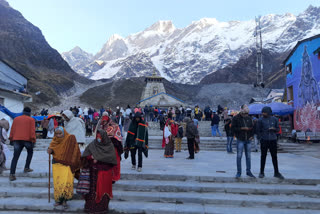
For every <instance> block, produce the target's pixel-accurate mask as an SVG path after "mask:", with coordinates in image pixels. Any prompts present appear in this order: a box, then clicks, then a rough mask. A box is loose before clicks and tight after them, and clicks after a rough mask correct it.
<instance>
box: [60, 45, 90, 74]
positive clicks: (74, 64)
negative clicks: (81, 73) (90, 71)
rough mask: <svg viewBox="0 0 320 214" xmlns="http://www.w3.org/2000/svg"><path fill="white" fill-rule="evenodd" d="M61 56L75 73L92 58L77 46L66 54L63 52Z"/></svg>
mask: <svg viewBox="0 0 320 214" xmlns="http://www.w3.org/2000/svg"><path fill="white" fill-rule="evenodd" d="M61 56H62V58H63V59H64V60H66V61H67V62H68V64H69V65H70V67H71V68H72V69H73V70H75V71H78V70H79V69H80V68H82V67H84V66H86V65H87V64H89V63H90V62H91V60H92V58H93V55H92V54H90V53H87V52H85V51H84V50H82V49H81V48H80V47H79V46H76V47H74V48H73V49H72V50H70V51H68V52H63V53H62V54H61Z"/></svg>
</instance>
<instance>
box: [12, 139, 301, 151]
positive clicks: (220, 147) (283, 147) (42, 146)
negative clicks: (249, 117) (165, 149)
mask: <svg viewBox="0 0 320 214" xmlns="http://www.w3.org/2000/svg"><path fill="white" fill-rule="evenodd" d="M92 140H93V138H87V142H86V143H87V144H89V143H90V142H91V141H92ZM226 141H227V139H226V137H222V138H220V137H201V138H200V150H204V151H226ZM50 142H51V140H50V139H39V140H38V141H37V143H36V145H35V148H34V150H35V151H45V150H46V149H47V148H48V147H49V145H50ZM232 147H233V150H234V151H236V140H234V141H233V145H232ZM258 147H260V146H259V145H258ZM8 148H9V149H10V150H11V151H13V147H12V146H8ZM149 148H150V149H162V137H161V136H150V137H149ZM187 149H188V146H187V139H186V138H183V140H182V150H187ZM304 149H305V148H304V147H303V146H302V145H300V144H296V143H288V142H285V141H280V142H279V144H278V151H279V153H283V152H300V151H303V150H304ZM252 151H254V147H253V146H252Z"/></svg>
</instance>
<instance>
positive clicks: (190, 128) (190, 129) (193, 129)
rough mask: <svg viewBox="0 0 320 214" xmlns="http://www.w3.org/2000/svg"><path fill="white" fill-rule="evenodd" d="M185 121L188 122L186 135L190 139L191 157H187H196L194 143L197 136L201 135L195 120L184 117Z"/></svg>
mask: <svg viewBox="0 0 320 214" xmlns="http://www.w3.org/2000/svg"><path fill="white" fill-rule="evenodd" d="M184 122H185V123H186V124H187V128H186V137H187V141H188V150H189V157H188V158H187V159H189V160H190V159H191V160H192V159H194V143H195V140H196V137H198V136H199V132H198V129H197V126H196V125H194V122H193V121H192V120H191V119H190V118H189V117H186V118H184Z"/></svg>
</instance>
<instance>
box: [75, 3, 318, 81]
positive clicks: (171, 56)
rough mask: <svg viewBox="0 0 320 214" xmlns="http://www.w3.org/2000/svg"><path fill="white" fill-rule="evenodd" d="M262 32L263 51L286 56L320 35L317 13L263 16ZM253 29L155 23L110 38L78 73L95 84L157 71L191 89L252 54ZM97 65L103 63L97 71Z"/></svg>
mask: <svg viewBox="0 0 320 214" xmlns="http://www.w3.org/2000/svg"><path fill="white" fill-rule="evenodd" d="M261 28H262V40H263V48H264V49H265V50H267V51H269V52H270V53H276V54H283V53H286V52H288V51H289V50H290V49H291V48H292V47H294V46H295V45H296V43H297V42H298V41H299V40H302V39H305V38H307V37H310V36H313V35H316V34H320V8H319V7H313V6H310V7H309V8H308V9H306V10H305V11H304V12H302V13H301V14H299V15H297V16H295V15H293V14H291V13H286V14H281V15H277V14H269V15H265V16H262V17H261ZM255 29H256V22H255V19H254V17H252V19H251V20H247V21H228V22H222V21H218V20H217V19H215V18H203V19H200V20H198V21H194V22H192V23H191V24H190V25H189V26H186V27H185V28H181V29H177V28H176V27H175V26H174V25H173V23H172V22H171V21H158V22H156V23H154V24H152V25H151V26H149V27H147V28H146V29H145V30H143V31H140V32H138V33H135V34H132V35H129V36H128V37H126V38H122V37H121V36H119V35H116V34H115V35H113V36H111V37H110V38H109V39H108V41H107V42H106V44H105V45H104V46H103V48H102V49H101V50H100V52H99V53H97V54H96V55H95V57H94V58H93V60H92V62H91V64H89V65H87V66H86V68H83V69H81V70H80V72H85V73H87V76H91V77H94V78H95V79H99V78H129V77H131V76H143V75H144V74H147V73H149V72H150V71H152V69H153V68H154V67H156V68H157V70H158V71H159V73H161V75H162V76H163V77H165V78H167V79H169V80H170V79H171V80H172V81H175V82H179V83H191V84H195V83H198V82H199V81H200V80H201V79H202V78H203V77H204V76H206V75H207V74H210V73H213V72H216V71H217V70H221V69H222V68H224V67H226V66H229V65H232V64H235V63H236V62H238V61H239V59H240V58H241V57H245V56H246V55H247V54H248V51H250V50H252V49H255V45H256V44H255V42H256V41H255V40H256V38H255V37H254V35H255ZM141 53H145V54H141ZM97 60H99V61H101V62H102V63H101V64H99V66H97V63H96V62H97ZM139 62H141V63H139ZM88 72H89V73H88Z"/></svg>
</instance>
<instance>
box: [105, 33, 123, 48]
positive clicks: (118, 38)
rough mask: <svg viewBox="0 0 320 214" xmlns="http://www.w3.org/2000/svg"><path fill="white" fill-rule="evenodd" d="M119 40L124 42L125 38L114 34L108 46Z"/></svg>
mask: <svg viewBox="0 0 320 214" xmlns="http://www.w3.org/2000/svg"><path fill="white" fill-rule="evenodd" d="M118 40H122V41H123V40H124V38H123V37H122V36H120V35H118V34H113V35H112V36H111V37H110V38H109V39H108V41H107V43H106V46H111V45H112V44H113V43H115V42H116V41H118Z"/></svg>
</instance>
